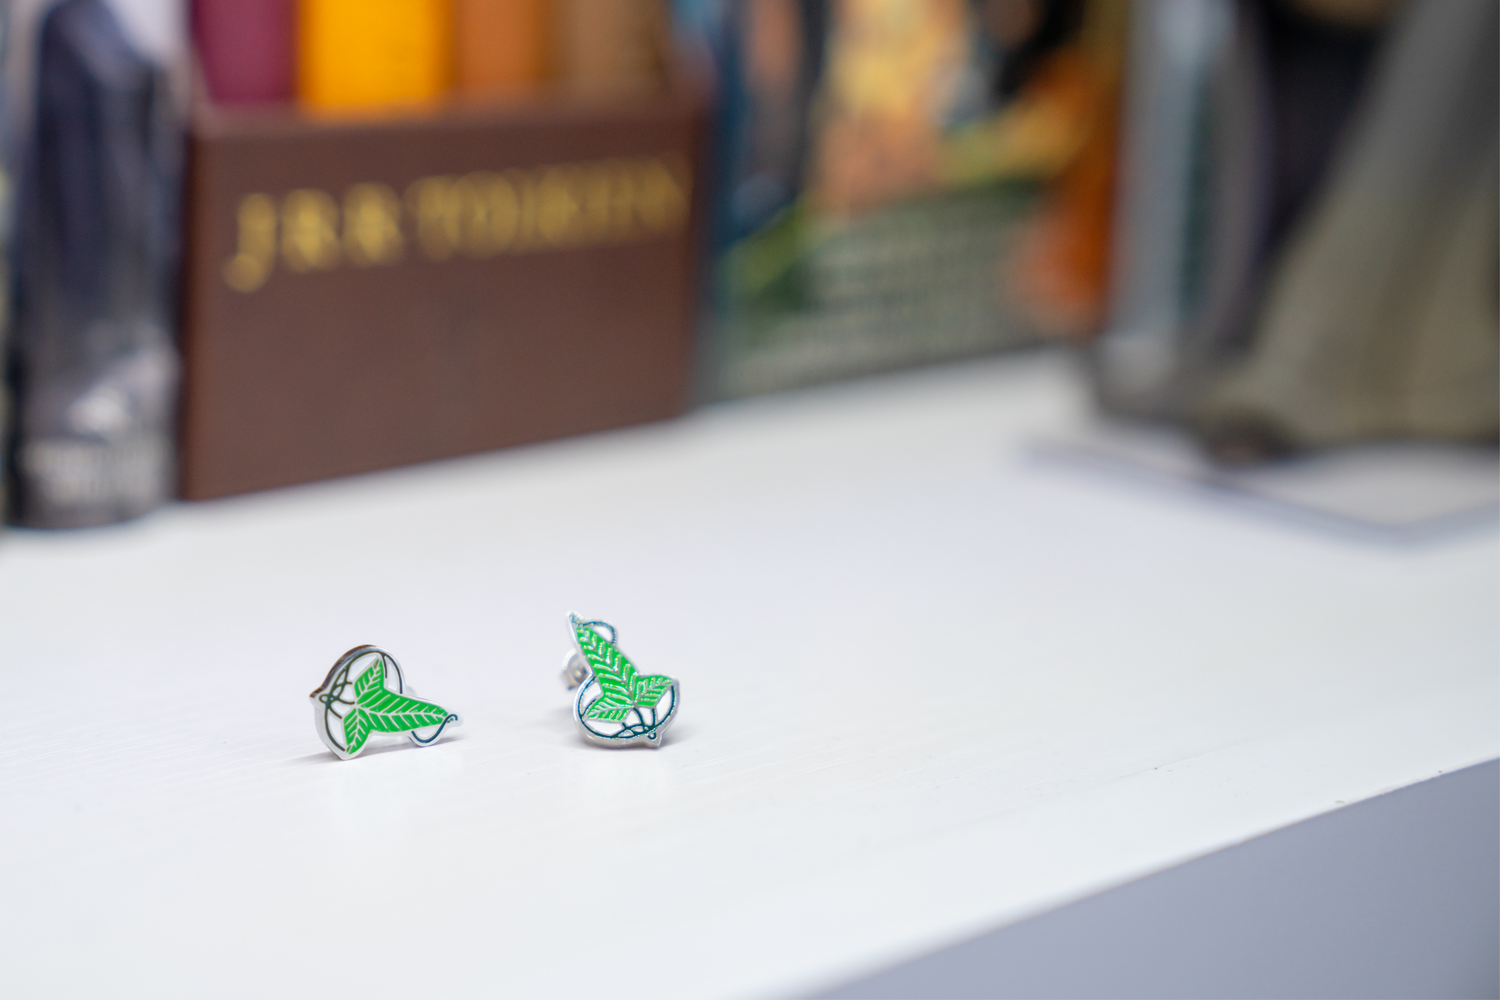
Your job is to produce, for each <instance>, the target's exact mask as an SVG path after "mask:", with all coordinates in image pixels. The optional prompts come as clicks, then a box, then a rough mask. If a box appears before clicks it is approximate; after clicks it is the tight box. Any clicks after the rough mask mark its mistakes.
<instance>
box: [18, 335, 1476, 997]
mask: <svg viewBox="0 0 1500 1000" xmlns="http://www.w3.org/2000/svg"><path fill="white" fill-rule="evenodd" d="M1086 410H1087V407H1086V404H1085V393H1084V390H1083V387H1082V383H1081V380H1080V379H1079V378H1078V377H1077V375H1076V374H1075V373H1074V371H1073V370H1072V369H1071V368H1070V366H1069V364H1068V362H1067V361H1066V359H1065V358H1062V357H1060V356H1055V355H1046V354H1040V355H1030V356H1024V357H1017V358H1010V359H1002V360H996V361H988V362H982V363H976V364H971V365H966V366H959V367H953V368H945V369H938V370H932V371H927V372H921V373H916V374H909V375H903V376H897V377H891V378H884V379H877V380H871V381H866V382H863V383H858V384H851V385H844V386H839V387H834V388H829V389H823V390H817V391H810V392H805V393H799V394H792V395H787V396H782V397H775V398H766V399H760V400H753V401H746V402H740V403H734V404H727V405H721V406H717V407H712V408H709V409H707V410H705V411H702V412H699V413H697V414H696V415H693V416H690V417H688V418H686V419H684V420H681V421H678V422H674V423H668V424H661V425H655V426H650V427H644V428H637V429H631V430H626V431H620V432H615V433H610V434H605V435H598V436H594V437H590V438H584V439H576V440H571V441H564V442H559V443H555V444H549V445H544V446H538V447H533V448H526V449H519V450H513V451H509V452H503V453H497V454H494V455H487V456H481V457H477V458H473V459H465V460H460V461H454V462H447V463H441V464H437V465H433V466H428V467H424V468H419V469H409V470H402V471H398V472H393V473H385V474H379V475H374V476H367V477H361V478H357V479H351V480H346V481H342V482H336V483H330V484H323V485H316V486H310V487H299V488H296V489H290V490H283V491H279V492H275V493H269V494H265V495H259V496H251V497H245V498H239V499H234V500H229V501H221V502H215V503H206V504H196V505H179V506H176V507H173V508H170V509H167V510H165V511H162V512H159V513H158V514H156V515H154V516H152V517H149V518H147V519H144V520H142V521H140V522H138V523H135V524H131V525H127V526H123V527H118V528H113V529H107V530H99V531H89V532H77V533H68V534H42V533H25V532H12V533H10V534H8V535H6V536H4V537H3V538H0V615H3V618H0V620H3V622H4V633H3V638H0V683H3V688H4V691H5V701H6V707H7V714H6V721H5V724H4V725H3V726H0V846H3V852H0V900H3V903H4V905H3V906H0V969H3V970H4V972H3V974H0V995H3V996H38V995H77V994H96V995H111V996H132V995H139V996H154V997H163V996H258V995H267V994H273V995H304V996H313V995H317V996H323V997H343V996H347V997H362V998H373V997H387V996H390V997H413V996H450V995H451V996H479V995H484V996H495V995H506V996H509V995H514V996H522V995H525V996H548V995H559V996H598V995H608V996H612V997H633V996H641V997H653V998H655V997H679V996H693V997H708V996H746V995H768V994H769V995H776V994H795V993H799V992H806V991H812V990H816V989H819V988H822V987H826V986H830V985H833V984H836V983H838V982H840V981H843V980H846V979H849V978H852V977H854V976H858V975H861V974H865V973H868V972H870V971H872V970H874V969H875V968H877V967H880V966H884V965H887V964H891V963H894V962H897V961H900V960H903V959H906V958H910V957H914V956H917V955H921V954H923V953H926V952H928V951H931V950H932V949H934V948H937V947H940V946H943V945H947V944H950V943H953V942H955V941H958V940H961V939H964V938H966V937H968V936H970V935H974V934H977V933H981V932H983V931H986V930H989V929H991V928H994V927H997V926H1001V925H1004V924H1006V923H1008V922H1012V921H1016V920H1018V919H1021V918H1024V917H1026V916H1028V915H1032V914H1036V913H1039V912H1042V911H1045V910H1047V909H1049V908H1052V907H1055V906H1058V905H1060V904H1062V903H1065V902H1067V901H1070V900H1074V899H1078V898H1082V897H1085V896H1087V895H1090V894H1092V893H1095V892H1098V891H1100V890H1102V889H1105V888H1108V887H1111V886H1114V885H1119V884H1121V883H1123V882H1126V881H1128V880H1130V879H1133V878H1136V877H1139V876H1141V875H1143V874H1146V873H1149V872H1152V871H1157V870H1161V869H1164V868H1167V867H1170V866H1172V865H1176V864H1179V863H1181V862H1183V861H1185V860H1188V859H1190V858H1193V857H1197V856H1201V855H1203V854H1205V853H1208V852H1211V851H1214V850H1216V849H1219V848H1222V847H1225V846H1227V845H1230V844H1234V843H1237V842H1240V841H1243V840H1245V839H1247V838H1250V837H1254V836H1256V835H1258V834H1261V833H1265V832H1267V831H1270V830H1273V829H1276V828H1279V827H1282V826H1285V825H1287V824H1290V823H1294V822H1296V821H1299V820H1302V819H1305V818H1308V817H1311V816H1314V815H1318V814H1320V813H1323V812H1326V811H1329V810H1331V809H1334V808H1336V807H1337V806H1338V805H1339V804H1340V803H1348V802H1354V801H1356V800H1360V799H1363V798H1367V797H1369V796H1372V795H1375V794H1377V793H1379V792H1382V791H1386V790H1390V789H1393V788H1398V787H1401V786H1404V785H1407V784H1410V783H1412V782H1416V781H1419V780H1422V779H1425V778H1428V777H1432V776H1434V775H1437V774H1439V773H1442V772H1445V771H1450V770H1453V769H1456V768H1460V767H1463V766H1466V765H1469V764H1473V763H1475V762H1478V761H1482V760H1486V759H1490V758H1493V757H1495V756H1496V755H1497V753H1500V685H1497V664H1500V629H1497V623H1500V611H1497V608H1500V600H1497V598H1500V559H1497V555H1500V553H1497V547H1500V546H1497V536H1496V533H1495V532H1493V531H1483V530H1481V531H1478V532H1473V533H1470V534H1467V535H1464V536H1460V537H1455V538H1453V539H1450V540H1448V541H1446V542H1442V543H1438V544H1433V545H1428V546H1422V547H1406V548H1402V547H1389V546H1384V547H1382V546H1376V545H1369V544H1363V543H1358V542H1352V541H1349V540H1347V539H1340V538H1337V537H1333V536H1324V535H1320V534H1317V533H1315V532H1312V531H1307V530H1298V529H1289V528H1287V527H1285V526H1283V525H1281V524H1278V523H1275V522H1273V521H1269V520H1267V521H1262V520H1258V519H1256V518H1255V517H1254V516H1251V515H1247V514H1245V513H1242V512H1237V511H1233V510H1229V509H1221V508H1219V507H1217V506H1215V505H1214V504H1213V503H1212V502H1211V501H1209V500H1204V499H1202V498H1196V497H1193V496H1191V495H1187V494H1184V495H1181V496H1178V495H1174V494H1171V493H1168V492H1161V491H1157V492H1153V491H1148V490H1139V489H1136V488H1134V487H1131V486H1129V485H1126V484H1120V485H1115V484H1111V483H1109V482H1108V481H1106V480H1103V479H1100V478H1096V477H1091V476H1088V475H1084V474H1077V473H1074V472H1070V471H1068V470H1066V469H1061V468H1058V467H1057V466H1056V465H1055V464H1049V463H1044V462H1037V461H1034V460H1032V459H1030V458H1028V445H1029V443H1030V442H1032V441H1034V440H1036V438H1037V436H1038V435H1046V434H1056V433H1065V432H1067V431H1069V430H1070V429H1072V428H1075V427H1077V426H1081V425H1082V424H1083V423H1084V422H1085V421H1086V420H1087V413H1086ZM569 610H577V611H579V612H581V613H583V614H585V615H588V616H591V617H596V618H602V619H605V620H607V621H610V622H613V623H614V624H616V625H618V626H619V628H620V639H621V645H622V647H623V648H624V649H625V650H626V652H627V653H629V654H630V655H631V657H632V658H633V659H634V660H635V661H636V662H637V663H638V664H639V665H640V666H641V668H642V669H643V670H645V671H647V672H653V673H668V674H672V675H675V676H676V677H678V678H680V680H681V682H682V690H683V707H682V710H681V716H680V719H679V721H678V723H677V724H676V726H675V728H674V729H673V730H672V732H671V734H670V737H669V740H668V742H667V745H666V746H665V747H663V748H662V749H660V750H654V751H653V750H650V749H646V748H640V749H635V750H628V751H620V752H611V751H608V750H603V749H598V748H594V747H590V746H587V745H585V744H583V743H582V742H580V741H579V739H578V738H577V737H576V736H575V734H574V732H573V730H572V724H571V721H570V720H569V718H568V712H567V704H568V699H567V695H566V693H565V692H564V691H563V689H562V688H561V686H560V685H559V683H558V680H557V671H558V667H559V665H560V661H561V658H562V656H563V653H564V651H565V649H566V646H567V635H566V631H565V629H564V625H563V621H564V614H565V612H567V611H569ZM362 642H373V643H378V644H380V645H383V646H385V647H386V648H388V649H390V650H391V651H392V652H393V653H394V654H395V655H396V656H397V657H398V658H399V659H400V661H401V664H402V666H403V667H404V669H405V671H406V674H407V677H408V678H409V680H410V681H411V683H412V684H413V685H414V686H416V687H417V688H418V689H420V690H421V692H422V693H423V694H424V695H425V696H427V697H430V698H432V699H433V700H436V701H439V702H441V703H442V704H444V705H447V706H450V707H452V708H453V709H455V710H457V711H459V712H460V713H461V714H462V716H463V725H462V727H461V728H459V729H457V730H454V731H453V734H454V735H453V738H451V739H445V740H444V741H443V742H441V743H440V744H438V745H435V746H433V747H430V748H426V749H419V748H416V747H412V746H410V745H406V746H398V747H396V748H393V749H391V750H388V751H384V752H370V753H367V754H366V755H364V756H362V757H360V758H358V759H356V760H354V761H350V762H340V761H338V760H336V759H335V758H334V757H333V756H332V755H331V754H330V753H328V752H327V751H326V750H324V749H323V747H322V745H321V744H320V743H319V742H318V739H317V737H316V736H315V734H314V732H313V727H312V724H311V712H310V710H309V702H308V700H307V692H309V691H310V690H312V689H313V687H314V686H316V685H317V684H318V683H319V682H320V681H321V680H322V678H323V675H324V674H325V672H326V671H327V669H328V667H329V666H330V665H331V664H332V663H333V661H334V659H335V658H337V656H338V655H339V654H340V653H342V652H343V651H344V650H345V649H347V648H349V647H350V646H353V645H355V644H357V643H362Z"/></svg>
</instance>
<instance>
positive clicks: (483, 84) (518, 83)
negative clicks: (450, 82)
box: [453, 0, 553, 97]
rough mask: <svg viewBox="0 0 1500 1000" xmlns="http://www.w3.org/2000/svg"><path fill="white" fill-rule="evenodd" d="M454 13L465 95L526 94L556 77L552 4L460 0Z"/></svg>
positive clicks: (542, 1)
mask: <svg viewBox="0 0 1500 1000" xmlns="http://www.w3.org/2000/svg"><path fill="white" fill-rule="evenodd" d="M453 13H454V28H455V33H454V54H455V57H456V58H455V69H456V71H457V85H458V90H459V92H460V93H462V94H466V95H469V96H475V97H478V96H484V95H491V94H513V93H523V92H525V91H528V90H533V89H535V88H536V87H537V86H539V85H540V84H542V83H543V82H545V81H546V80H547V79H548V78H549V77H550V76H551V73H552V44H553V42H552V3H551V0H456V3H455V6H454V11H453Z"/></svg>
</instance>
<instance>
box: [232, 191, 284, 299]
mask: <svg viewBox="0 0 1500 1000" xmlns="http://www.w3.org/2000/svg"><path fill="white" fill-rule="evenodd" d="M235 221H236V222H237V223H238V228H239V232H238V234H237V235H236V237H235V240H236V250H235V254H234V256H233V257H231V258H229V259H228V260H227V261H225V262H224V283H225V284H227V285H228V286H229V287H230V288H233V289H234V290H235V291H237V292H253V291H255V290H256V289H257V288H259V287H260V286H261V285H264V284H265V283H266V279H267V278H269V277H270V276H271V268H272V267H273V266H274V265H275V263H276V203H275V202H274V201H272V200H271V196H270V195H265V194H247V195H245V197H243V198H241V199H240V207H239V211H238V212H236V213H235Z"/></svg>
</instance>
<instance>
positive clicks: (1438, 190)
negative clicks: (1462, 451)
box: [1194, 0, 1500, 461]
mask: <svg viewBox="0 0 1500 1000" xmlns="http://www.w3.org/2000/svg"><path fill="white" fill-rule="evenodd" d="M1328 6H1333V7H1340V6H1341V5H1337V4H1329V5H1328ZM1343 6H1348V5H1343ZM1497 32H1500V9H1497V7H1496V6H1495V4H1494V3H1492V2H1490V0H1442V2H1434V0H1427V2H1422V3H1416V4H1413V5H1411V6H1410V7H1408V8H1407V9H1406V10H1405V12H1404V14H1403V16H1401V17H1400V18H1399V20H1398V21H1397V23H1396V25H1395V30H1394V33H1393V36H1392V38H1391V42H1390V47H1389V49H1388V50H1387V51H1386V52H1385V53H1384V54H1383V55H1384V59H1383V63H1382V65H1381V66H1380V69H1379V72H1378V75H1377V76H1376V77H1375V78H1374V80H1373V85H1372V87H1371V88H1370V91H1369V93H1368V94H1367V103H1366V104H1365V105H1364V106H1363V107H1362V108H1361V110H1360V113H1359V116H1358V117H1357V118H1356V120H1355V123H1354V125H1353V128H1352V131H1351V133H1350V135H1349V137H1348V138H1349V142H1348V145H1347V146H1346V147H1345V148H1344V149H1343V150H1342V153H1341V156H1340V157H1339V158H1337V159H1336V160H1335V161H1334V164H1333V166H1332V169H1331V172H1330V176H1329V183H1328V184H1327V186H1326V187H1325V188H1324V190H1323V191H1322V192H1321V193H1320V197H1319V198H1317V199H1316V200H1315V201H1313V202H1312V203H1311V204H1310V206H1309V209H1308V211H1307V213H1306V215H1305V216H1304V217H1303V218H1302V219H1301V220H1300V221H1299V223H1298V224H1297V226H1296V227H1295V228H1294V229H1293V231H1292V234H1291V236H1290V238H1289V241H1288V243H1287V245H1286V247H1285V248H1284V250H1283V251H1282V254H1281V257H1280V259H1279V260H1278V261H1276V262H1275V265H1274V267H1273V269H1272V271H1271V274H1270V277H1269V282H1268V286H1267V292H1266V296H1265V299H1264V300H1263V302H1262V305H1261V311H1260V314H1259V320H1258V323H1257V325H1256V329H1255V332H1254V341H1253V347H1252V349H1251V351H1250V355H1249V357H1248V358H1247V359H1246V360H1245V362H1244V363H1243V364H1241V365H1240V366H1238V367H1237V368H1235V369H1234V370H1232V371H1231V372H1230V373H1229V374H1228V375H1227V376H1226V377H1224V378H1223V380H1222V381H1220V382H1218V383H1217V384H1216V385H1214V386H1213V387H1212V388H1211V389H1210V390H1209V391H1208V393H1207V394H1206V396H1205V398H1203V400H1202V401H1201V402H1200V403H1199V405H1198V406H1197V407H1196V410H1195V413H1194V416H1195V418H1196V422H1197V424H1198V427H1199V430H1200V433H1201V434H1202V435H1203V437H1204V439H1205V442H1206V444H1207V445H1208V447H1209V448H1210V450H1211V451H1213V452H1214V453H1215V454H1216V455H1218V456H1219V457H1220V458H1222V459H1226V460H1231V461H1250V460H1255V459H1259V458H1263V457H1267V456H1270V455H1274V454H1276V453H1278V452H1281V451H1285V450H1290V449H1295V448H1304V447H1318V446H1326V445H1335V444H1343V443H1347V442H1353V441H1359V440H1367V439H1372V438H1386V437H1424V438H1438V439H1452V440H1460V441H1463V440H1469V441H1494V440H1495V439H1496V438H1497V436H1500V308H1497V295H1500V278H1497V274H1496V267H1497V261H1500V226H1497V222H1496V216H1497V212H1500V198H1497V191H1496V188H1497V183H1500V179H1497V172H1500V162H1497V139H1500V98H1497V91H1500V45H1497V43H1496V35H1497Z"/></svg>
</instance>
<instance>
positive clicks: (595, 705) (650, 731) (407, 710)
mask: <svg viewBox="0 0 1500 1000" xmlns="http://www.w3.org/2000/svg"><path fill="white" fill-rule="evenodd" d="M600 628H603V629H608V630H609V638H608V639H605V638H604V636H603V635H602V634H601V633H600V632H599V631H598V629H600ZM568 634H569V635H570V637H571V638H572V640H573V647H574V648H573V649H572V650H570V651H569V652H568V656H567V659H566V661H565V663H564V665H563V681H564V683H566V684H567V686H568V687H569V688H570V689H574V690H576V691H577V694H576V695H575V696H574V698H573V722H574V724H575V725H576V726H577V727H578V731H579V734H580V735H582V736H583V738H584V739H585V740H587V741H588V742H590V743H593V744H595V745H596V746H607V747H625V746H631V745H633V744H638V743H644V744H645V745H647V746H652V747H659V746H661V741H662V737H663V736H664V735H665V734H666V731H667V727H668V726H670V725H671V724H672V720H673V719H675V718H676V717H677V706H678V705H679V704H680V702H681V696H680V694H679V693H678V686H677V681H676V680H675V679H673V678H671V677H667V676H664V675H661V674H642V673H640V672H639V671H638V670H636V668H635V664H633V663H631V662H630V660H629V658H627V657H626V656H625V654H624V653H622V652H621V651H620V647H619V644H618V643H619V633H618V632H617V631H616V630H615V627H614V626H613V625H611V624H609V623H608V622H601V621H584V620H583V619H581V618H580V617H579V616H578V615H574V614H570V615H568ZM309 697H310V699H311V700H312V706H313V726H314V728H316V729H317V731H318V737H319V738H320V739H322V741H323V743H324V745H325V746H327V747H328V749H330V750H332V751H333V752H334V753H335V754H337V755H338V756H339V758H340V759H342V760H349V759H350V758H351V757H356V756H358V755H359V754H360V752H361V751H363V750H364V749H365V748H366V747H367V746H368V745H369V741H370V738H371V737H372V736H375V735H377V734H387V735H393V736H401V735H405V736H406V737H407V738H409V739H410V740H411V741H412V742H413V743H415V744H417V745H418V746H430V745H431V744H433V743H435V742H437V739H438V737H439V736H441V735H442V734H443V730H444V729H446V728H447V727H448V726H450V725H453V726H456V725H459V722H460V720H459V718H458V716H457V715H456V714H455V713H453V712H450V711H448V710H447V709H445V708H443V707H442V706H441V705H437V704H434V703H433V702H430V701H423V700H421V699H420V698H418V697H416V694H415V692H413V691H411V690H410V689H409V688H408V687H407V685H406V679H405V677H404V676H403V675H402V673H401V667H400V665H399V664H398V663H397V662H396V658H395V657H394V656H392V655H391V654H390V653H388V652H386V651H385V650H383V649H381V648H380V647H378V646H356V647H354V648H353V649H351V650H349V652H347V653H345V654H344V655H343V656H341V657H339V659H338V662H337V663H335V664H334V665H333V669H332V670H330V671H328V676H327V677H326V678H324V680H323V684H322V686H321V687H319V688H318V689H317V690H316V691H314V692H313V693H312V694H311V695H310V696H309Z"/></svg>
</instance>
